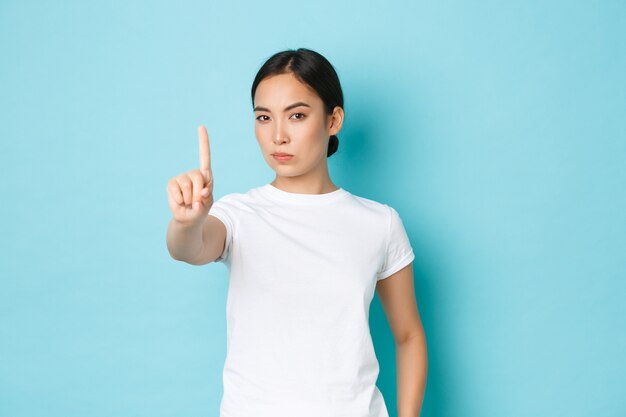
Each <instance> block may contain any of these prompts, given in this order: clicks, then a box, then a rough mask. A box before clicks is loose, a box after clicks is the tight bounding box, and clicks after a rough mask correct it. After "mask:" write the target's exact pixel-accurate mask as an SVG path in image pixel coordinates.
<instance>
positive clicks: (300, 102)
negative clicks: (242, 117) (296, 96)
mask: <svg viewBox="0 0 626 417" xmlns="http://www.w3.org/2000/svg"><path fill="white" fill-rule="evenodd" d="M300 106H305V107H309V108H310V107H311V106H309V105H308V104H306V103H305V102H303V101H298V102H296V103H293V104H290V105H288V106H287V107H285V109H284V110H283V111H287V110H291V109H293V108H295V107H300ZM254 111H267V112H269V111H270V109H268V108H266V107H261V106H256V107H255V108H254ZM270 113H271V112H270Z"/></svg>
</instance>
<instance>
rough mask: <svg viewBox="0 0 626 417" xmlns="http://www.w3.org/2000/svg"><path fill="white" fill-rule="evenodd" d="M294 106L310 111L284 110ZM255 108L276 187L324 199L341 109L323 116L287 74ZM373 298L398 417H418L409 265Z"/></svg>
mask: <svg viewBox="0 0 626 417" xmlns="http://www.w3.org/2000/svg"><path fill="white" fill-rule="evenodd" d="M297 102H304V103H307V104H308V105H309V107H305V106H299V107H294V108H292V109H289V110H285V108H286V107H287V106H289V105H291V104H293V103H297ZM254 107H255V112H254V113H255V134H256V137H257V141H258V143H259V147H260V149H261V153H262V154H263V157H264V158H265V161H266V162H267V163H268V165H269V166H270V167H271V168H272V169H273V170H274V171H275V172H276V177H275V179H274V181H273V182H272V184H273V185H274V186H276V187H277V188H280V189H282V190H284V191H288V192H294V193H304V194H322V193H327V192H331V191H334V190H336V189H337V188H338V187H337V186H336V185H335V184H334V183H333V182H332V181H331V179H330V176H329V173H328V164H327V160H328V158H327V156H326V152H327V147H328V141H329V138H330V136H331V135H336V134H337V133H338V132H339V130H340V129H341V125H342V122H343V118H344V113H343V109H342V108H341V107H338V106H337V107H335V108H334V110H333V113H332V114H331V115H328V116H327V115H326V114H325V112H324V103H323V102H322V100H321V99H320V98H319V96H318V95H317V94H316V92H315V91H314V90H312V89H311V88H310V87H308V86H307V85H305V84H303V83H302V82H300V81H299V80H298V79H297V78H296V77H295V76H294V75H293V74H291V73H287V74H280V75H275V76H272V77H269V78H266V79H264V80H263V81H261V82H260V83H259V85H258V87H257V90H256V92H255V97H254ZM259 108H262V109H259ZM273 152H285V153H289V154H293V155H294V157H293V158H292V159H291V160H289V161H284V162H281V161H277V160H276V159H274V157H272V153H273ZM376 292H377V294H378V297H379V299H380V301H381V305H382V307H383V310H384V312H385V315H386V317H387V320H388V322H389V325H390V328H391V331H392V333H393V337H394V341H395V344H396V364H397V386H398V398H397V403H398V416H399V417H418V416H419V415H420V410H421V408H422V401H423V395H424V391H425V387H426V374H427V351H426V337H425V334H424V329H423V326H422V322H421V319H420V316H419V312H418V309H417V303H416V299H415V290H414V286H413V263H410V264H409V265H407V266H406V267H404V268H403V269H401V270H400V271H398V272H396V273H395V274H393V275H391V276H390V277H388V278H386V279H383V280H380V281H378V283H377V285H376Z"/></svg>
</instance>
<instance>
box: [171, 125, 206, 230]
mask: <svg viewBox="0 0 626 417" xmlns="http://www.w3.org/2000/svg"><path fill="white" fill-rule="evenodd" d="M198 141H199V145H200V168H199V169H193V170H191V171H189V172H186V173H183V174H180V175H177V176H175V177H173V178H172V179H170V180H169V181H168V183H167V200H168V203H169V206H170V210H171V211H172V214H173V215H174V219H175V220H177V221H178V222H180V223H186V224H195V223H201V222H203V221H204V219H205V218H206V215H207V214H208V212H209V209H210V208H211V206H212V205H213V174H212V172H211V149H210V146H209V135H208V134H207V131H206V128H205V127H204V126H203V125H200V126H199V127H198Z"/></svg>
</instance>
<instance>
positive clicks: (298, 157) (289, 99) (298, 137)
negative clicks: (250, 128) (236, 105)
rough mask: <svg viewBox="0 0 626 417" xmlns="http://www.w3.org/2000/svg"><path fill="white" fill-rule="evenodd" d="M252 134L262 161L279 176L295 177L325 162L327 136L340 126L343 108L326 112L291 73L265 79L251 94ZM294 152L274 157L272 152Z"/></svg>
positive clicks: (315, 96) (334, 132)
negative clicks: (252, 108)
mask: <svg viewBox="0 0 626 417" xmlns="http://www.w3.org/2000/svg"><path fill="white" fill-rule="evenodd" d="M254 116H255V121H254V133H255V135H256V138H257V141H258V142H259V146H260V147H261V152H262V153H263V157H264V158H265V161H266V162H267V163H268V164H269V166H270V167H271V168H272V169H273V170H274V171H275V172H276V174H277V175H281V176H297V175H302V174H305V173H307V172H309V171H311V170H315V169H316V168H319V167H320V166H322V164H326V153H327V149H328V140H329V136H331V135H335V134H337V132H338V131H339V129H340V128H341V122H342V119H343V111H342V109H341V108H340V107H335V111H334V112H333V115H332V117H328V115H326V112H325V109H324V102H322V100H321V99H320V98H319V96H318V95H317V94H316V92H315V91H314V90H312V89H311V88H310V87H308V86H307V85H305V84H303V83H301V82H300V81H298V80H297V79H296V78H295V77H294V75H293V74H292V73H288V74H280V75H275V76H271V77H268V78H265V79H264V80H263V81H261V82H260V83H259V85H258V86H257V89H256V92H255V95H254ZM281 152H282V153H287V154H291V155H293V156H292V157H291V158H288V159H282V160H281V159H277V158H276V157H275V156H274V155H273V154H274V153H281Z"/></svg>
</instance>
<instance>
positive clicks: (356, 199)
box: [349, 193, 397, 220]
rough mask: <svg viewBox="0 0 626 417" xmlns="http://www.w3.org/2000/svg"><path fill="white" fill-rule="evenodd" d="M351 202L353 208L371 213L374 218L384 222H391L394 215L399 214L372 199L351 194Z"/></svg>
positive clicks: (386, 205)
mask: <svg viewBox="0 0 626 417" xmlns="http://www.w3.org/2000/svg"><path fill="white" fill-rule="evenodd" d="M349 200H350V202H351V204H352V206H354V207H355V208H357V209H360V210H363V211H366V212H369V213H371V214H372V215H373V216H377V217H379V218H380V219H383V220H389V219H390V218H391V217H392V216H393V215H394V213H397V212H396V211H395V209H394V208H393V207H391V206H390V205H388V204H386V203H383V202H379V201H376V200H373V199H371V198H366V197H362V196H358V195H356V194H352V193H350V199H349Z"/></svg>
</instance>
